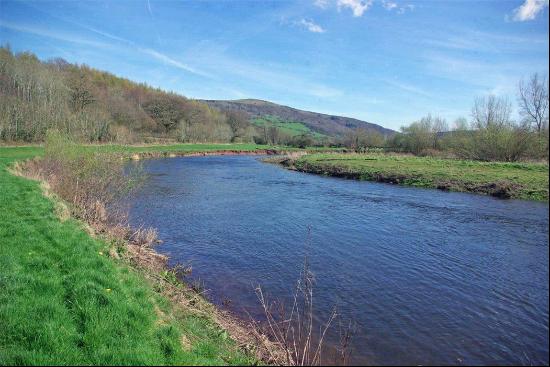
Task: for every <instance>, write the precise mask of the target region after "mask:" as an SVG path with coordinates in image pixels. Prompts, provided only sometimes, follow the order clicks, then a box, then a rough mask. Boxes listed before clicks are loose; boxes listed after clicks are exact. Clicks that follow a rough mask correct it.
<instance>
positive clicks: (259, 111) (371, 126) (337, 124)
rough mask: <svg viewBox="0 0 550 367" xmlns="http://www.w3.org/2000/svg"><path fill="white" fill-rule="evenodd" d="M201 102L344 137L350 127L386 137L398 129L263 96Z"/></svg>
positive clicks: (202, 100)
mask: <svg viewBox="0 0 550 367" xmlns="http://www.w3.org/2000/svg"><path fill="white" fill-rule="evenodd" d="M199 101H200V102H203V103H206V104H208V105H209V106H210V107H214V108H217V109H219V110H238V111H243V112H246V113H247V114H248V115H249V116H250V117H251V118H255V117H263V116H266V115H271V116H277V117H279V118H281V119H284V120H287V121H295V122H301V123H303V124H304V125H306V126H307V127H309V128H310V129H311V130H313V131H315V132H318V133H321V134H325V135H329V136H341V135H344V134H345V133H346V132H348V131H350V130H353V129H356V128H360V127H362V128H365V129H366V130H367V131H371V132H372V131H375V132H377V133H380V134H382V135H384V136H391V135H393V134H395V133H396V131H394V130H392V129H388V128H385V127H383V126H380V125H378V124H375V123H372V122H368V121H363V120H359V119H356V118H352V117H345V116H338V115H329V114H325V113H320V112H313V111H306V110H301V109H298V108H294V107H290V106H285V105H281V104H277V103H274V102H271V101H265V100H261V99H253V98H247V99H236V100H216V99H201V100H199Z"/></svg>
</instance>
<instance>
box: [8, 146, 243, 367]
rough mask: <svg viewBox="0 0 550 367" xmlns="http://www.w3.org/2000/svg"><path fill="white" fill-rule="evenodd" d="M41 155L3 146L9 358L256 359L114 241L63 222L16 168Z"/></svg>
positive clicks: (18, 361)
mask: <svg viewBox="0 0 550 367" xmlns="http://www.w3.org/2000/svg"><path fill="white" fill-rule="evenodd" d="M203 148H204V147H203ZM105 149H123V148H116V147H109V148H105ZM129 149H130V148H129ZM131 149H132V150H134V149H138V150H139V149H150V150H155V149H160V148H156V147H146V148H131ZM174 149H175V148H174ZM178 149H183V148H182V147H179V148H178ZM194 149H198V148H197V147H194V146H190V147H189V150H194ZM208 149H212V150H214V149H219V147H218V146H208ZM245 149H247V148H245ZM250 149H251V148H250ZM41 154H43V149H42V148H40V147H17V148H7V147H4V148H0V192H1V194H0V239H1V240H0V328H1V332H0V364H1V365H37V364H40V365H47V364H50V365H51V364H95V365H98V364H99V365H105V364H115V365H116V364H120V365H130V364H137V365H144V364H148V365H159V364H163V365H164V364H172V365H173V364H191V365H192V364H201V365H204V364H250V363H252V362H253V361H252V359H251V358H249V357H247V356H246V355H245V354H243V353H241V352H240V351H239V350H238V349H237V347H236V346H235V343H234V342H233V341H232V340H231V339H230V338H229V337H228V334H227V332H225V331H224V330H223V329H221V328H220V327H219V326H218V324H217V323H216V322H214V320H213V319H212V318H211V317H209V315H208V312H206V313H205V312H202V313H198V312H195V311H193V310H192V309H187V308H183V307H179V306H178V305H177V304H174V303H173V302H170V301H169V299H168V298H167V297H166V296H165V295H164V293H163V292H162V289H158V288H159V284H162V283H158V282H153V281H151V279H152V278H151V277H149V276H147V275H146V274H145V273H144V272H143V271H142V270H137V269H136V268H135V267H133V266H130V263H128V262H127V261H126V260H124V256H123V254H119V253H118V252H117V251H120V250H116V249H115V248H114V247H113V243H109V242H106V241H105V240H101V239H97V238H92V237H91V236H90V235H89V234H88V233H87V232H86V230H85V228H84V226H83V225H82V223H80V222H77V221H75V220H73V219H68V220H66V221H63V222H62V221H60V219H59V218H58V216H57V215H56V213H55V203H54V202H53V201H52V200H51V199H48V198H46V197H45V196H43V193H42V189H41V187H40V184H39V183H38V182H36V181H31V180H28V179H24V178H22V177H17V176H14V175H12V174H11V173H10V172H8V167H10V166H11V164H12V163H13V162H14V161H15V160H20V159H27V158H31V157H33V156H37V155H41ZM119 255H120V256H119ZM166 276H167V277H169V274H167V275H166Z"/></svg>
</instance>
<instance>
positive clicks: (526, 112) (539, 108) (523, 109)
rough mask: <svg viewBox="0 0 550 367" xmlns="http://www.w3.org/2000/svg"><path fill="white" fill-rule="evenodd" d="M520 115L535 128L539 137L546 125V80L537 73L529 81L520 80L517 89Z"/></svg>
mask: <svg viewBox="0 0 550 367" xmlns="http://www.w3.org/2000/svg"><path fill="white" fill-rule="evenodd" d="M518 103H519V108H520V113H521V115H522V116H523V117H524V119H525V121H526V122H527V123H528V124H529V127H531V126H532V125H533V124H534V125H535V126H536V129H537V132H538V134H539V135H540V133H541V131H542V130H543V129H545V128H546V127H547V125H548V79H547V78H546V77H540V76H539V75H538V73H535V74H533V75H531V78H530V79H529V81H527V82H525V81H524V80H521V81H520V82H519V88H518Z"/></svg>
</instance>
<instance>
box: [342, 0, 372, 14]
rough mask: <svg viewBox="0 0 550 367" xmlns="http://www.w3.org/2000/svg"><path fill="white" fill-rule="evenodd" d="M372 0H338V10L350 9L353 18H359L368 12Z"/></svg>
mask: <svg viewBox="0 0 550 367" xmlns="http://www.w3.org/2000/svg"><path fill="white" fill-rule="evenodd" d="M373 1H374V0H338V3H337V5H338V9H340V8H350V9H351V10H352V12H353V16H354V17H360V16H362V15H363V13H364V12H366V11H367V10H369V8H370V6H371V5H372V3H373Z"/></svg>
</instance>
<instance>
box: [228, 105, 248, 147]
mask: <svg viewBox="0 0 550 367" xmlns="http://www.w3.org/2000/svg"><path fill="white" fill-rule="evenodd" d="M225 115H226V117H227V124H228V125H229V127H230V128H231V132H232V134H233V136H232V138H231V142H234V141H235V140H236V139H237V138H240V137H242V135H243V134H244V132H245V131H246V129H247V128H248V126H250V122H249V121H248V115H247V114H246V113H245V112H243V111H235V110H229V111H225Z"/></svg>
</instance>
